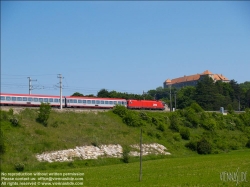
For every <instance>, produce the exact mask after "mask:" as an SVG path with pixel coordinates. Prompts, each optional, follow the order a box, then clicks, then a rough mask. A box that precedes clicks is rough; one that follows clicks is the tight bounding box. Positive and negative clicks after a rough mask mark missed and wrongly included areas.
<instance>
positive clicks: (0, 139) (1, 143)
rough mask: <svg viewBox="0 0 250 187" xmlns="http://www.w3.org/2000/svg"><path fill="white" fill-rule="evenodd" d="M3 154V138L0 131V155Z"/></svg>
mask: <svg viewBox="0 0 250 187" xmlns="http://www.w3.org/2000/svg"><path fill="white" fill-rule="evenodd" d="M4 152H5V144H4V137H3V133H2V131H1V129H0V155H1V154H4Z"/></svg>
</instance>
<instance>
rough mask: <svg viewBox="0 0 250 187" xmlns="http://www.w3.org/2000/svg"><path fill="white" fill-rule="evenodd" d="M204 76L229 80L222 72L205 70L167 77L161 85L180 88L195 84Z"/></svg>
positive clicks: (215, 79) (217, 79)
mask: <svg viewBox="0 0 250 187" xmlns="http://www.w3.org/2000/svg"><path fill="white" fill-rule="evenodd" d="M204 76H209V77H211V78H212V79H213V80H214V81H215V82H216V81H222V82H229V79H228V78H226V77H225V76H223V75H222V74H213V73H212V72H211V71H209V70H206V71H204V72H203V73H201V74H198V73H197V74H195V75H188V76H186V75H184V76H183V77H179V78H175V79H172V80H170V79H167V80H166V81H164V82H163V87H164V88H168V87H170V86H172V87H175V88H182V87H185V86H195V85H196V84H197V82H198V81H199V80H201V79H202V77H204Z"/></svg>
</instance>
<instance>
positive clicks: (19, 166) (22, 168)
mask: <svg viewBox="0 0 250 187" xmlns="http://www.w3.org/2000/svg"><path fill="white" fill-rule="evenodd" d="M15 170H17V171H23V170H24V164H22V163H17V164H15Z"/></svg>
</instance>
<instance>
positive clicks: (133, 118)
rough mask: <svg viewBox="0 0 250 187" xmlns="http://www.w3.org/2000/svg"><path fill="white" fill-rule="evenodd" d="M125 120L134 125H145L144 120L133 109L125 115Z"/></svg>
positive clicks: (129, 124) (126, 122)
mask: <svg viewBox="0 0 250 187" xmlns="http://www.w3.org/2000/svg"><path fill="white" fill-rule="evenodd" d="M123 122H124V123H125V124H127V125H128V126H132V127H140V126H144V125H145V122H143V121H142V120H141V119H140V117H139V116H138V115H137V114H136V113H135V112H133V111H128V112H127V114H126V116H124V117H123Z"/></svg>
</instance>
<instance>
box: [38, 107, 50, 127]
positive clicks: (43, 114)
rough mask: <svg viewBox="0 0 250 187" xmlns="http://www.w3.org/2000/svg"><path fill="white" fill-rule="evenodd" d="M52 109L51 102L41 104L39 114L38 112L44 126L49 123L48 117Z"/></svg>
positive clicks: (39, 120)
mask: <svg viewBox="0 0 250 187" xmlns="http://www.w3.org/2000/svg"><path fill="white" fill-rule="evenodd" d="M50 111H51V106H50V104H49V103H42V104H41V105H40V109H39V114H38V118H37V120H38V122H40V123H42V124H43V125H44V126H47V125H48V119H49V115H50Z"/></svg>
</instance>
